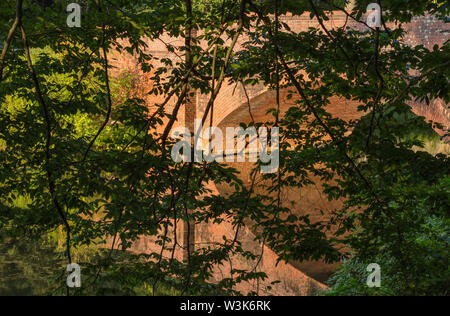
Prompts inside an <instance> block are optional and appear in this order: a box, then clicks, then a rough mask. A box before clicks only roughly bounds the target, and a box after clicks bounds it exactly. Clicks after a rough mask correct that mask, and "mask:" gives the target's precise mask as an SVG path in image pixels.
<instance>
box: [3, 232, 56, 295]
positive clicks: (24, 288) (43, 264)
mask: <svg viewBox="0 0 450 316" xmlns="http://www.w3.org/2000/svg"><path fill="white" fill-rule="evenodd" d="M63 269H64V267H63V264H62V260H59V259H58V254H57V253H56V252H55V249H54V247H52V246H50V245H48V244H47V243H45V242H38V241H29V240H8V241H4V242H2V243H0V295H2V296H12V295H27V296H28V295H46V294H50V291H51V281H52V280H53V279H54V278H55V276H57V274H58V273H60V272H61V271H63Z"/></svg>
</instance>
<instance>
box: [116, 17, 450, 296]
mask: <svg viewBox="0 0 450 316" xmlns="http://www.w3.org/2000/svg"><path fill="white" fill-rule="evenodd" d="M281 20H282V21H283V22H286V23H288V24H289V26H290V28H291V29H292V31H294V32H299V31H304V30H306V29H308V28H309V27H314V28H319V24H318V22H317V21H316V20H311V19H310V17H309V14H304V15H302V16H289V15H288V16H283V17H281ZM325 24H326V26H327V27H328V28H334V27H342V26H344V25H348V26H351V27H354V28H361V27H362V26H361V24H357V23H356V22H354V21H350V20H347V18H346V17H345V16H344V15H343V14H341V13H334V14H333V16H332V17H331V19H330V20H329V21H326V22H325ZM406 28H407V30H408V35H407V36H406V38H405V41H406V43H410V44H414V45H415V44H420V43H421V44H424V45H426V46H427V47H432V46H433V45H434V44H441V43H442V42H443V41H445V40H447V39H448V33H439V32H438V31H439V30H440V29H442V23H440V22H438V21H436V20H435V19H434V18H433V17H431V16H426V17H422V18H416V19H414V20H413V22H412V23H410V24H408V25H407V26H406ZM164 42H165V43H172V44H176V45H179V46H182V45H183V42H182V39H173V38H169V37H167V36H165V37H163V38H162V40H161V41H159V40H157V41H148V47H149V51H150V52H151V53H152V54H153V55H154V56H156V57H157V58H162V57H168V58H171V59H173V60H174V62H175V61H177V59H178V58H180V57H179V56H177V55H176V54H174V53H169V52H168V51H167V48H166V46H165V44H164ZM236 49H239V44H238V45H237V48H236ZM112 58H113V65H114V66H115V67H116V69H115V71H114V72H113V75H117V74H118V73H120V72H121V71H124V70H128V71H134V72H136V73H137V74H138V76H139V82H140V89H139V91H141V92H140V95H141V97H142V98H144V99H145V101H146V103H147V104H148V106H149V108H150V109H154V108H156V107H155V105H156V104H158V103H160V102H162V100H163V97H162V96H158V97H155V96H154V95H147V94H146V91H145V90H147V91H148V90H150V89H151V87H152V82H151V80H150V79H149V78H150V77H151V74H145V75H144V74H143V73H142V72H140V71H139V69H138V66H137V61H136V59H135V58H133V57H132V56H129V55H113V56H112ZM154 66H156V67H157V66H159V63H158V62H155V64H154ZM247 93H248V95H249V97H250V99H251V109H252V113H253V114H254V117H255V119H256V120H257V121H258V120H259V121H261V120H265V119H266V118H267V116H266V114H265V111H266V109H267V108H269V107H274V104H275V96H274V93H273V92H271V91H267V90H266V89H265V87H263V86H253V87H247ZM286 94H287V92H286V91H283V92H282V106H281V110H282V112H283V111H285V110H286V109H287V108H289V106H291V105H292V104H293V100H288V99H287V98H286ZM208 99H209V96H208V95H199V94H197V95H196V96H195V97H194V99H192V100H190V102H189V103H188V106H187V107H184V108H182V109H181V110H180V113H179V117H178V120H177V122H176V124H175V126H179V125H185V124H186V123H189V122H192V119H193V118H194V117H197V118H200V117H201V116H202V114H203V112H204V109H205V106H206V104H207V101H208ZM175 101H176V99H175V98H173V99H172V100H171V102H169V104H168V107H167V111H168V112H171V110H172V108H173V105H174V103H175ZM446 106H447V105H445V104H443V103H442V102H441V103H439V101H437V102H435V103H433V104H432V105H431V106H430V107H426V106H424V105H418V104H415V105H414V110H415V111H416V113H418V114H420V115H424V116H426V117H427V118H428V119H438V120H440V121H441V123H443V124H444V125H448V122H449V116H448V113H447V109H446ZM329 111H330V113H332V114H333V115H336V116H337V117H340V118H342V119H345V120H348V119H351V118H357V117H359V116H360V113H358V112H357V111H356V104H354V103H352V102H349V101H346V100H340V99H338V98H332V100H331V104H330V106H329ZM249 120H250V117H249V113H248V105H247V99H246V96H245V91H244V89H243V87H242V86H241V85H237V86H236V85H229V84H227V83H225V84H224V86H223V88H222V90H221V92H220V93H219V95H218V97H217V100H216V102H215V105H214V117H213V124H214V125H216V126H223V127H225V126H237V125H238V123H239V122H242V121H244V122H248V121H249ZM191 124H192V123H191ZM186 125H190V124H186ZM235 167H236V168H237V169H238V170H240V171H241V177H242V179H244V181H247V180H248V174H249V170H250V169H251V165H249V164H245V163H244V164H240V165H237V164H235ZM210 188H211V189H212V190H213V191H214V192H216V193H217V194H227V192H229V188H227V186H226V185H219V186H218V187H215V186H214V185H212V184H211V185H210ZM283 196H284V199H283V200H284V201H285V203H286V205H287V204H288V203H290V202H295V203H296V204H295V211H296V212H297V213H299V214H306V213H308V214H310V215H311V216H312V219H313V220H322V219H326V217H327V214H325V215H322V214H321V213H320V212H319V211H320V210H321V209H322V210H327V209H328V210H330V211H332V210H333V209H335V208H336V207H338V206H339V204H340V203H339V202H331V203H330V202H328V200H327V199H325V198H324V197H323V196H322V190H321V184H320V182H319V181H317V182H316V184H315V185H312V186H309V187H306V188H303V189H302V190H298V189H296V190H293V189H290V190H286V191H285V192H283ZM178 227H179V232H178V240H182V236H183V227H184V230H185V229H186V228H185V225H182V224H179V225H178ZM234 233H235V232H234V230H233V228H232V226H231V224H230V223H226V222H225V223H223V224H221V225H212V224H210V225H208V224H205V223H202V224H200V225H196V227H195V232H193V237H194V238H195V245H196V246H197V247H198V246H205V245H212V246H213V245H214V244H215V243H220V242H221V241H222V236H223V235H224V236H226V237H227V238H232V236H234ZM253 236H254V235H253V233H252V232H251V231H250V230H249V229H248V228H244V229H243V230H242V232H241V233H240V234H239V239H240V241H241V242H242V243H243V245H244V248H245V249H247V250H253V251H254V252H255V253H259V252H261V249H262V248H261V247H262V245H259V244H257V243H256V242H255V241H254V240H253ZM159 250H160V246H158V245H156V244H155V243H154V242H153V241H152V240H151V239H149V238H142V239H141V240H139V241H138V242H136V243H135V245H134V251H137V252H151V251H159ZM261 253H262V254H263V257H262V260H261V261H260V262H259V265H258V267H257V269H258V270H263V271H265V272H266V273H267V274H268V275H269V279H268V280H266V281H265V282H262V283H261V284H255V283H247V284H243V285H241V286H239V288H238V289H240V290H243V291H244V292H245V291H249V290H255V289H257V288H258V289H259V290H260V294H270V293H272V294H278V295H283V294H285V295H307V294H311V293H312V291H314V289H315V288H317V287H323V285H322V284H321V283H320V282H317V281H315V280H314V279H312V278H311V277H309V276H307V275H306V274H305V273H303V272H301V271H300V270H299V269H301V270H302V271H306V272H307V273H308V274H309V275H313V276H316V277H317V278H320V276H323V275H327V274H329V273H330V272H331V271H332V270H333V269H334V266H329V265H325V264H323V263H318V262H310V263H296V262H293V263H292V264H279V265H278V266H276V265H275V264H276V259H277V257H276V255H275V254H274V253H273V252H272V251H271V250H270V249H268V248H267V247H264V251H262V252H261ZM167 255H169V253H167ZM176 257H177V258H178V259H182V258H183V251H182V250H181V249H177V251H176ZM255 264H257V262H255V261H254V262H249V261H246V260H244V259H243V258H238V257H236V258H233V260H232V265H233V268H237V269H253V268H254V266H255ZM229 271H230V267H229V266H222V267H216V272H215V279H219V278H221V277H228V276H230V275H229ZM274 280H280V281H281V283H280V284H277V285H275V286H274V287H273V290H272V291H271V292H270V293H269V292H268V291H266V290H265V288H266V286H268V285H269V284H270V282H271V281H274Z"/></svg>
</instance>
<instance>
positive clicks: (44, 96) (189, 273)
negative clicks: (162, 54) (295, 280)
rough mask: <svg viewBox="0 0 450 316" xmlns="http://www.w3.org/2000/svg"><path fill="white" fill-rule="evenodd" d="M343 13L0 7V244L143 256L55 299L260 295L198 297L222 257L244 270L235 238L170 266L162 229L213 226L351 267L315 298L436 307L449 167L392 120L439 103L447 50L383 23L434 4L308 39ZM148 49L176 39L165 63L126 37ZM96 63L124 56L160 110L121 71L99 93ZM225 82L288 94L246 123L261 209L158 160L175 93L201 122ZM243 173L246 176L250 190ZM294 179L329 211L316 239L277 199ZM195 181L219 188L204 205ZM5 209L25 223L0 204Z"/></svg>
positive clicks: (278, 8) (321, 7) (99, 266)
mask: <svg viewBox="0 0 450 316" xmlns="http://www.w3.org/2000/svg"><path fill="white" fill-rule="evenodd" d="M346 2H348V1H307V0H302V1H299V0H295V1H293V0H292V1H291V0H283V1H277V0H274V1H251V0H240V1H229V0H223V1H213V2H209V1H194V3H191V1H190V0H186V1H181V0H145V1H129V0H127V1H124V0H105V1H100V0H96V1H82V2H81V4H82V7H83V21H82V28H81V29H77V28H69V27H67V26H66V14H65V6H66V2H65V1H54V3H53V4H52V5H50V6H46V8H45V9H43V8H42V7H41V6H40V5H39V4H38V3H37V2H35V1H20V0H17V1H13V0H4V1H2V2H1V3H0V12H1V13H0V16H1V19H0V29H1V32H0V33H1V34H11V35H10V36H8V35H7V36H5V37H4V38H3V40H4V44H3V46H2V47H1V48H2V50H3V52H4V54H2V60H1V65H0V67H1V75H0V82H1V86H0V102H1V108H0V162H1V166H2V167H1V169H0V227H1V232H2V236H4V237H20V236H29V237H33V238H38V236H41V235H45V234H48V233H49V232H52V231H54V230H56V229H61V230H62V231H64V234H65V236H64V243H65V246H66V256H67V260H68V261H69V262H70V261H71V260H72V259H73V258H72V254H73V249H74V248H75V249H77V248H80V247H89V246H92V245H97V244H102V243H103V246H105V247H106V245H105V243H106V242H105V236H117V237H116V238H117V240H116V238H114V243H113V248H114V246H117V245H120V247H121V248H122V249H123V250H127V249H129V248H130V247H131V245H132V243H133V242H134V241H136V240H138V239H139V238H142V237H149V238H150V237H151V238H153V240H155V242H156V243H157V244H158V245H160V246H161V251H158V252H153V253H147V254H139V255H135V256H130V257H127V259H126V260H125V261H123V260H117V258H116V257H115V256H114V252H113V251H108V252H106V253H105V255H104V257H103V259H102V260H100V261H99V262H93V263H90V264H89V263H87V264H88V265H89V268H88V269H86V271H87V272H86V273H88V277H87V280H88V281H87V284H88V286H87V287H86V288H84V289H82V291H81V292H79V291H73V292H70V291H68V292H67V293H68V294H95V293H96V294H110V291H112V290H111V288H109V289H105V287H104V286H103V285H104V284H105V282H106V283H108V282H109V283H110V284H113V285H114V286H115V285H118V286H119V288H120V289H119V291H120V293H125V294H130V293H132V292H133V291H136V288H141V289H143V288H144V289H145V288H147V289H148V288H151V291H152V293H154V294H158V293H160V292H159V291H158V288H159V285H160V284H161V283H162V284H164V287H165V291H169V292H172V293H176V294H182V295H184V294H211V293H212V294H240V293H238V292H237V291H236V285H237V284H239V283H241V282H244V281H247V280H254V279H264V278H266V274H265V273H264V271H262V272H256V271H253V270H249V271H243V270H237V269H235V270H233V271H231V277H229V278H228V277H227V278H224V279H223V280H218V282H211V276H212V274H213V269H214V267H215V266H217V265H220V264H223V263H225V262H227V261H228V260H229V259H230V258H232V257H234V256H242V257H244V258H247V259H257V258H258V254H255V253H252V252H249V251H247V250H244V249H243V247H242V245H241V243H240V241H239V239H238V238H228V239H227V238H226V237H224V239H223V241H222V242H221V243H217V244H216V245H214V247H212V246H201V247H198V248H195V249H192V250H189V249H188V251H187V257H186V258H184V259H183V260H178V259H177V258H175V257H174V255H173V254H174V252H175V250H176V248H178V249H180V245H179V242H178V241H177V237H176V234H173V231H176V225H181V224H183V223H187V224H188V223H192V224H193V223H195V224H202V223H221V222H224V221H227V222H228V223H230V224H231V225H232V226H233V227H234V229H235V230H236V236H238V232H239V230H240V229H242V227H243V226H244V225H249V226H253V228H254V231H255V238H256V240H257V241H259V242H261V243H264V244H266V245H267V246H269V247H270V248H271V249H272V250H273V251H274V252H275V253H276V254H277V255H278V256H279V259H280V260H283V261H286V262H289V261H291V260H298V261H304V260H318V259H322V260H325V261H326V262H337V261H339V260H340V258H341V257H342V256H344V257H345V256H349V255H350V254H352V255H353V256H354V259H351V260H350V261H348V262H346V263H344V265H343V267H344V270H343V271H341V272H338V275H337V276H336V277H335V278H334V280H335V282H334V288H333V290H332V293H336V294H398V295H405V294H437V295H441V294H446V288H445V284H447V283H448V281H449V275H448V262H447V260H448V241H449V240H448V210H449V209H450V207H449V187H448V186H449V178H448V173H449V172H448V171H449V170H448V166H449V161H448V157H447V155H443V154H436V155H432V154H430V153H427V152H425V151H423V150H421V148H423V146H424V143H423V141H421V140H420V135H422V134H430V133H433V130H432V127H436V126H437V127H439V125H438V124H434V123H432V122H425V120H424V118H423V117H417V116H416V115H415V114H413V113H412V112H411V110H410V106H409V105H408V104H409V103H410V101H414V100H419V101H426V102H429V101H430V100H435V99H438V98H439V99H442V100H444V101H445V102H448V101H449V99H450V97H449V93H448V92H449V75H450V67H448V60H449V59H450V58H449V57H450V50H449V43H448V41H447V42H446V43H444V44H443V45H442V46H441V47H438V46H436V47H433V48H432V49H428V48H426V47H424V46H422V45H417V46H408V45H406V44H404V43H403V42H402V39H403V37H404V35H405V34H404V29H403V24H402V23H405V22H408V21H410V20H411V19H412V18H413V17H417V16H422V15H424V14H425V13H426V12H433V13H436V14H438V15H441V16H444V15H446V14H447V13H448V4H447V3H446V2H443V1H425V0H414V1H412V0H411V1H399V0H385V1H383V8H384V11H385V14H384V19H385V21H386V22H389V21H393V22H399V23H398V24H396V26H395V28H393V29H388V28H387V27H386V26H383V28H381V29H376V30H368V29H367V28H365V29H363V30H355V29H350V28H335V29H329V30H328V29H326V27H324V25H323V24H322V22H323V21H326V20H327V19H329V15H330V12H329V10H330V7H332V8H333V9H336V10H344V7H345V5H346V4H347V3H346ZM369 2H370V1H365V0H364V1H356V6H355V8H354V9H353V11H352V12H348V14H350V15H351V16H352V17H353V18H354V19H356V20H358V19H360V18H361V16H362V14H363V13H364V12H365V9H366V7H367V4H368V3H369ZM16 6H17V9H16ZM287 12H290V13H292V14H294V15H300V14H303V13H305V12H308V13H310V16H311V18H313V19H317V20H318V21H319V22H320V24H322V25H321V27H319V28H316V29H313V28H310V29H308V30H305V31H302V32H297V33H296V32H292V31H291V30H290V29H289V27H288V26H287V25H286V24H284V23H283V22H282V21H281V20H279V19H278V17H279V15H281V14H285V13H287ZM273 16H274V18H271V17H273ZM14 21H16V22H17V23H14ZM194 30H195V31H196V32H193V31H194ZM194 33H195V35H194ZM163 35H168V36H171V37H178V38H181V39H183V40H184V45H183V46H182V47H179V46H174V44H171V43H165V45H166V48H167V49H168V51H170V52H174V53H176V54H179V55H180V56H181V58H178V59H175V60H172V59H169V58H158V57H157V56H152V55H151V54H150V53H149V49H148V42H147V41H146V39H148V38H149V39H151V40H158V39H162V36H163ZM242 38H243V39H244V40H242V42H240V43H241V45H235V44H236V42H237V41H238V40H241V39H242ZM205 43H206V45H205ZM113 52H115V53H120V54H130V56H131V55H132V56H133V57H134V58H136V59H137V60H138V63H139V66H140V68H141V69H140V70H141V71H142V72H143V73H145V74H146V75H147V76H151V79H152V84H153V85H152V87H151V90H150V91H149V94H150V95H152V96H161V97H162V100H164V99H166V101H164V102H161V103H160V104H146V103H145V101H144V100H143V99H141V98H139V97H135V96H133V95H132V94H131V93H130V91H131V90H132V89H133V87H134V85H135V84H136V80H137V79H136V78H134V77H133V74H132V73H126V72H125V73H122V74H121V75H119V76H116V77H114V78H113V76H111V71H112V67H111V66H110V60H109V54H112V53H113ZM225 81H228V82H229V83H231V84H239V83H245V84H246V85H257V84H262V85H264V86H266V87H268V88H269V89H273V90H276V91H279V90H280V89H288V90H290V91H292V93H291V94H295V95H296V96H298V98H296V99H295V101H294V102H295V106H293V107H291V108H290V109H289V110H288V111H287V112H286V113H285V114H284V115H280V111H279V104H276V105H275V107H274V109H272V110H269V113H272V114H273V119H271V120H270V121H269V122H254V123H252V124H260V125H261V124H265V125H267V126H275V125H276V126H280V127H281V135H280V137H281V149H280V168H279V171H278V172H277V173H274V174H269V175H265V176H264V178H265V180H266V181H265V183H267V182H268V183H270V185H269V186H267V187H265V188H264V190H265V192H266V194H257V193H256V190H255V186H257V184H255V183H254V181H253V183H252V185H251V186H250V187H249V186H246V185H244V184H243V182H242V181H241V180H240V178H239V175H238V174H237V172H236V170H235V169H233V168H231V167H229V166H227V165H225V164H219V163H216V162H214V163H206V162H204V163H189V162H186V163H181V164H176V163H174V162H173V161H172V160H171V159H170V155H169V153H170V149H171V146H173V144H174V142H173V140H171V139H170V138H169V137H168V133H169V131H170V130H171V128H172V127H173V124H174V122H175V120H176V119H177V117H178V116H179V115H180V114H179V112H180V106H181V105H183V104H186V103H187V102H188V101H190V98H191V97H192V96H191V94H190V92H189V91H190V89H191V90H192V89H196V90H197V91H199V92H200V93H202V94H204V95H207V96H210V100H209V102H208V106H207V109H206V110H205V115H204V117H203V119H204V120H206V119H208V114H211V112H212V109H213V107H214V101H215V98H216V97H217V94H218V92H219V91H220V89H221V87H222V85H223V83H224V82H225ZM332 96H337V97H341V98H343V99H346V100H351V101H355V102H358V104H359V111H361V119H358V120H354V121H350V122H346V121H343V120H340V119H338V118H336V117H333V116H332V115H331V114H330V113H328V112H327V105H328V104H329V103H330V97H332ZM170 99H172V100H175V106H174V108H173V109H171V111H169V110H168V107H167V106H166V105H167V102H168V101H169V100H170ZM155 108H156V110H155ZM150 109H152V110H150ZM257 126H258V125H257ZM411 135H413V136H411ZM259 164H260V162H259ZM257 170H258V164H257V165H255V170H254V173H253V175H255V173H256V172H257ZM312 176H315V177H318V178H320V179H321V181H323V183H325V186H326V189H325V193H326V194H327V195H328V197H329V199H330V200H341V201H344V204H343V207H342V208H341V209H338V210H336V211H335V213H334V214H332V215H333V216H332V217H331V219H330V221H329V222H313V221H312V220H311V219H310V218H309V216H308V215H306V216H299V215H295V212H292V210H293V209H294V208H295V206H286V205H284V204H283V203H282V201H281V198H280V194H277V192H280V191H281V190H282V189H286V188H290V187H292V188H301V187H304V186H306V185H309V184H311V183H312V180H311V177H312ZM209 183H227V184H228V185H230V187H232V188H233V189H234V190H233V192H232V193H231V194H229V195H227V196H225V195H218V194H215V193H213V192H211V190H210V189H209V188H208V184H209ZM24 197H26V198H27V203H26V205H25V206H22V207H17V206H14V201H16V200H17V199H18V198H24ZM188 225H189V224H188ZM109 246H110V245H109ZM188 248H189V247H188ZM164 250H166V252H164ZM166 253H169V255H168V256H167V255H166ZM366 262H379V263H380V265H382V266H383V273H384V274H385V275H387V276H388V277H387V278H386V280H385V283H384V284H385V285H383V288H382V289H380V290H378V291H369V290H367V289H364V288H363V287H362V286H361V284H360V279H361V278H362V277H363V275H362V274H363V270H362V268H361V267H362V266H361V263H366ZM352 273H356V274H355V276H353V275H352ZM114 286H113V288H115V289H117V287H114ZM61 291H62V289H61ZM83 291H85V292H83ZM114 291H116V290H114ZM253 294H257V293H253Z"/></svg>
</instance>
